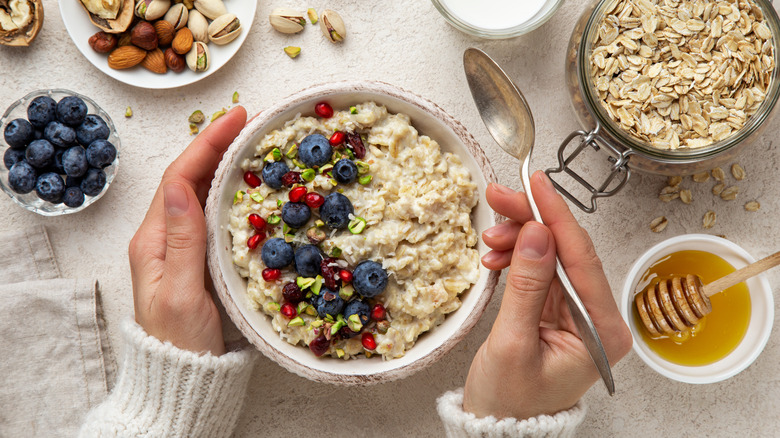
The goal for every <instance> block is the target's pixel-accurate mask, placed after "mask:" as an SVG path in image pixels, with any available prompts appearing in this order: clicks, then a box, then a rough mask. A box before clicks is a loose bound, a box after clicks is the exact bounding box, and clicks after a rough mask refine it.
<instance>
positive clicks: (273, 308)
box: [263, 301, 282, 312]
mask: <svg viewBox="0 0 780 438" xmlns="http://www.w3.org/2000/svg"><path fill="white" fill-rule="evenodd" d="M263 308H264V309H265V311H266V312H278V311H279V310H281V309H282V306H280V305H279V303H277V302H275V301H271V302H270V303H265V306H263Z"/></svg>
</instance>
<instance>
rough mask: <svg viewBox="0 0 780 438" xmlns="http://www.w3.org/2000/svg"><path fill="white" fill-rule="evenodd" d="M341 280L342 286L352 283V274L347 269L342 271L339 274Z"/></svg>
mask: <svg viewBox="0 0 780 438" xmlns="http://www.w3.org/2000/svg"><path fill="white" fill-rule="evenodd" d="M339 278H341V284H345V283H352V273H351V272H349V271H347V270H346V269H342V270H341V272H339Z"/></svg>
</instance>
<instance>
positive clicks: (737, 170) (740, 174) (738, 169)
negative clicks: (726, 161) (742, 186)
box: [731, 163, 745, 181]
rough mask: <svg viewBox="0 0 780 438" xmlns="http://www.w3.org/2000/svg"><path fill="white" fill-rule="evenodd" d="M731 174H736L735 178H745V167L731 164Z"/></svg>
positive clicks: (739, 179)
mask: <svg viewBox="0 0 780 438" xmlns="http://www.w3.org/2000/svg"><path fill="white" fill-rule="evenodd" d="M731 175H732V176H734V179H735V180H737V181H742V180H743V179H745V169H743V168H742V166H740V165H739V164H737V163H734V164H732V165H731Z"/></svg>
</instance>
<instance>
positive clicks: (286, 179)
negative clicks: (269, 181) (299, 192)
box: [282, 170, 303, 187]
mask: <svg viewBox="0 0 780 438" xmlns="http://www.w3.org/2000/svg"><path fill="white" fill-rule="evenodd" d="M282 184H283V185H284V186H285V187H292V186H293V184H303V178H301V174H300V173H298V172H295V171H292V170H291V171H289V172H287V173H285V174H284V175H282Z"/></svg>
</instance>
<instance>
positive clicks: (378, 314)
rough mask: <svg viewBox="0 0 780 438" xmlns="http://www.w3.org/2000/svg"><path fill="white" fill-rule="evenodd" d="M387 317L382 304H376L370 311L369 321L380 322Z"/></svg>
mask: <svg viewBox="0 0 780 438" xmlns="http://www.w3.org/2000/svg"><path fill="white" fill-rule="evenodd" d="M386 317H387V312H385V306H383V305H382V303H376V305H374V308H373V309H371V319H373V320H374V321H381V320H383V319H385V318H386Z"/></svg>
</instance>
